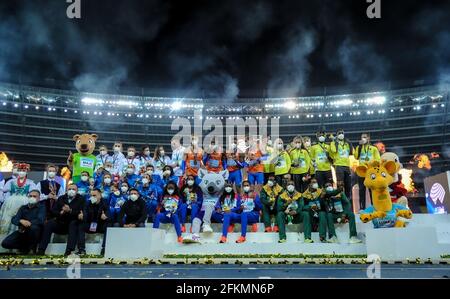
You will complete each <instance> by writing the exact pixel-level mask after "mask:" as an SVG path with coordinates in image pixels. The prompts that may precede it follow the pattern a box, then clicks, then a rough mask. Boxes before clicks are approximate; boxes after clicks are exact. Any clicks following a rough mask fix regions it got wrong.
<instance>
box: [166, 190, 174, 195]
mask: <svg viewBox="0 0 450 299" xmlns="http://www.w3.org/2000/svg"><path fill="white" fill-rule="evenodd" d="M173 192H175V190H173V189H167V193H169V194H170V195H172V194H173Z"/></svg>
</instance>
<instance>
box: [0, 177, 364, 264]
mask: <svg viewBox="0 0 450 299" xmlns="http://www.w3.org/2000/svg"><path fill="white" fill-rule="evenodd" d="M144 178H147V179H148V180H149V182H147V181H144V182H142V184H143V187H146V185H148V184H149V183H151V177H146V176H144V177H143V179H144ZM343 184H344V183H343V182H342V181H338V184H337V186H338V187H337V189H334V188H333V186H332V183H331V182H328V183H326V185H325V187H324V188H320V187H319V186H318V183H317V180H316V179H314V178H312V179H310V181H309V184H308V187H307V189H306V190H305V191H304V192H303V193H301V192H299V191H298V190H296V188H295V183H294V181H292V180H289V181H288V182H287V183H286V188H283V187H282V186H280V185H279V184H277V182H276V179H275V176H274V175H270V176H269V178H268V182H267V184H265V185H264V187H263V188H262V190H261V191H260V192H259V193H257V192H255V191H254V190H252V188H253V187H252V185H251V184H250V182H249V181H244V182H243V183H242V186H241V192H239V193H238V192H237V191H236V188H235V186H233V184H232V183H230V182H227V183H226V184H225V187H224V191H223V193H222V194H221V195H220V197H219V198H218V199H217V202H216V204H215V209H214V212H213V213H212V215H211V220H212V222H217V223H223V228H222V236H221V238H220V240H219V242H220V243H225V242H227V234H228V233H229V231H231V228H232V227H233V224H235V223H240V224H241V236H240V237H239V239H238V240H237V241H236V242H237V243H242V242H245V241H246V233H247V226H248V225H253V226H252V230H255V225H256V224H257V223H258V222H259V221H260V220H262V221H263V222H264V226H265V232H268V233H270V232H278V234H279V242H280V243H283V242H286V224H289V223H303V233H304V237H305V243H312V242H313V241H312V238H311V232H312V231H316V230H318V232H319V236H320V240H321V242H333V243H334V242H338V239H337V236H336V231H335V226H334V224H335V223H344V222H348V223H349V237H350V239H349V240H350V243H359V242H361V241H360V240H359V239H358V238H357V232H356V224H355V216H354V214H353V212H352V208H351V203H350V202H349V200H348V198H347V197H346V195H345V192H344V191H343V190H344V186H343ZM124 187H126V188H124ZM127 188H128V189H127ZM142 190H143V189H142V188H135V187H134V186H133V187H130V186H128V185H127V183H126V182H122V183H121V186H120V189H119V186H116V185H114V184H113V185H112V186H111V194H110V196H109V197H105V196H104V190H103V191H102V190H101V189H99V188H96V187H93V188H90V189H89V191H88V193H87V194H86V193H85V194H81V193H80V192H79V187H78V186H77V184H69V185H68V186H67V191H66V192H65V193H64V194H62V195H59V196H57V198H56V199H55V200H48V199H49V198H47V200H41V196H42V194H41V192H40V191H39V190H37V189H34V190H31V191H30V192H29V193H28V202H27V203H26V204H24V205H23V206H21V207H20V209H19V210H18V212H17V214H16V215H15V216H14V217H12V219H11V224H12V225H13V226H16V227H17V230H15V231H13V232H12V233H10V234H9V235H8V236H7V237H6V238H5V239H4V240H3V242H2V246H3V247H4V248H6V249H19V250H20V251H21V252H23V253H29V252H30V251H32V252H37V254H44V253H45V250H46V249H47V246H48V244H49V242H50V239H51V236H52V234H53V233H56V234H67V235H68V240H67V246H66V251H65V254H66V255H69V254H71V253H73V252H75V248H76V247H78V252H77V253H78V254H80V255H83V254H85V253H86V247H85V234H86V233H88V234H89V233H100V234H103V235H104V236H103V243H102V254H103V253H104V248H105V242H106V233H107V228H108V227H111V226H116V227H124V228H138V227H144V226H145V223H146V222H153V227H154V228H159V226H160V223H172V224H173V225H174V227H175V231H176V233H177V237H178V242H183V236H182V234H183V233H184V232H185V231H186V229H185V223H186V220H187V217H188V215H189V216H190V221H191V222H192V221H193V220H194V219H195V218H202V217H203V216H202V208H203V206H202V191H201V189H200V188H199V187H198V185H197V184H196V182H195V178H194V177H193V176H188V177H187V180H186V185H184V186H183V187H182V188H181V190H180V189H179V187H178V184H177V183H176V182H174V181H169V182H168V183H167V184H165V186H164V187H163V190H162V193H161V196H156V197H149V196H148V193H146V192H143V191H142ZM51 197H52V199H53V197H54V195H52V196H51ZM272 218H274V223H272ZM327 237H328V239H327ZM190 239H191V240H192V238H190Z"/></svg>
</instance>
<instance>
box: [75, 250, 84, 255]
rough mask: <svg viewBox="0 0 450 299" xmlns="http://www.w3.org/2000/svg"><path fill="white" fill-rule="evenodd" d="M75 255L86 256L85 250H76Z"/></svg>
mask: <svg viewBox="0 0 450 299" xmlns="http://www.w3.org/2000/svg"><path fill="white" fill-rule="evenodd" d="M76 254H77V255H86V250H84V249H78V252H77V253H76Z"/></svg>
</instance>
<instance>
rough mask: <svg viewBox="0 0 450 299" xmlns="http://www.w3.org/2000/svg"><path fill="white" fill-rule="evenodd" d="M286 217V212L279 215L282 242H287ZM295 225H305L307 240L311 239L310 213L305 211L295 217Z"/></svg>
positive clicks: (278, 221)
mask: <svg viewBox="0 0 450 299" xmlns="http://www.w3.org/2000/svg"><path fill="white" fill-rule="evenodd" d="M286 217H287V214H286V213H285V212H284V211H279V212H278V213H277V223H278V229H279V232H278V234H279V237H280V240H286ZM293 218H294V219H293V221H292V222H293V223H303V233H304V235H305V239H311V220H310V216H309V212H307V211H303V212H301V213H300V214H297V215H295V216H293Z"/></svg>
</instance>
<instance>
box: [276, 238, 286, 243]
mask: <svg viewBox="0 0 450 299" xmlns="http://www.w3.org/2000/svg"><path fill="white" fill-rule="evenodd" d="M278 243H286V239H280V240H278Z"/></svg>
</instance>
